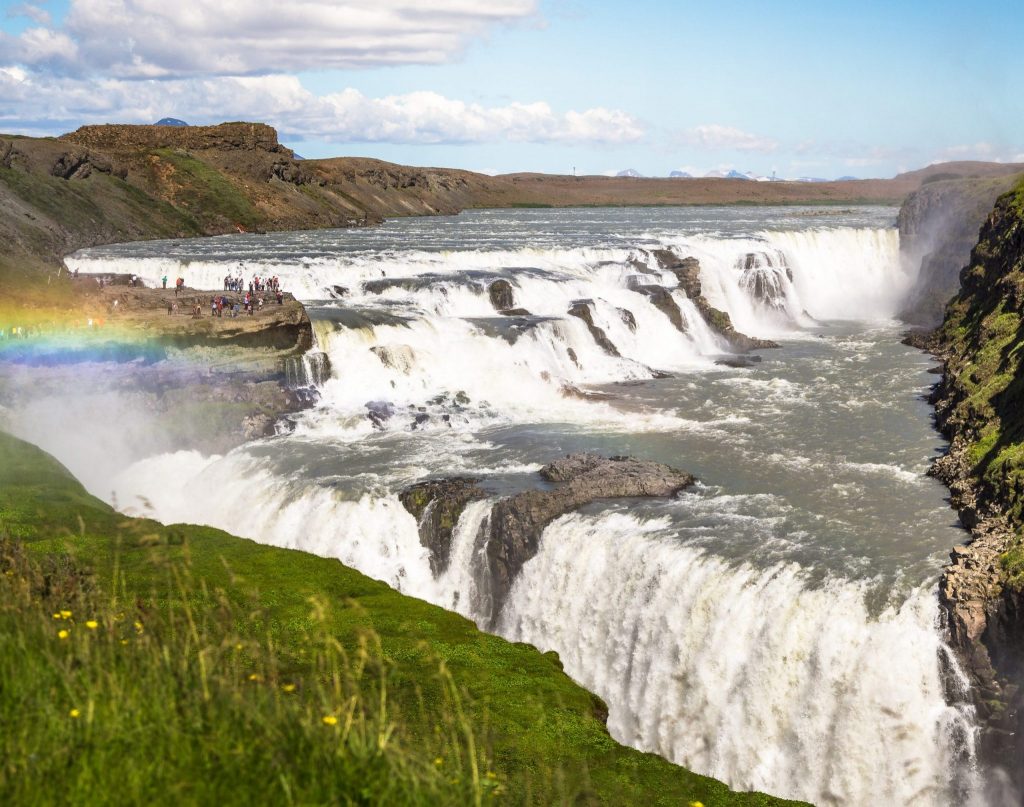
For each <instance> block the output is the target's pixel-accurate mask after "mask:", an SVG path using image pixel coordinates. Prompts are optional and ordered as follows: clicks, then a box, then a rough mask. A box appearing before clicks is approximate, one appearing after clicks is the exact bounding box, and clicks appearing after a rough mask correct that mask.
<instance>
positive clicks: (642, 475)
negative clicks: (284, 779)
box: [400, 454, 695, 624]
mask: <svg viewBox="0 0 1024 807" xmlns="http://www.w3.org/2000/svg"><path fill="white" fill-rule="evenodd" d="M540 477H541V479H542V480H543V481H544V482H546V483H547V485H545V486H544V487H543V488H535V489H532V490H526V491H523V492H522V493H517V494H515V495H513V496H508V497H505V498H501V499H498V500H497V501H496V502H495V503H494V506H493V507H492V508H491V512H490V515H489V517H488V518H487V519H485V520H484V521H483V523H482V524H481V527H480V533H479V535H478V537H477V544H478V546H480V547H482V548H483V549H484V553H483V556H484V557H485V558H486V561H485V562H486V568H484V569H480V570H478V571H479V572H480V573H481V574H482V578H483V579H482V580H481V581H480V582H481V583H482V586H481V588H482V589H483V590H486V591H487V592H488V596H487V601H485V602H483V603H481V605H482V609H481V610H482V612H483V613H484V614H485V615H486V622H487V624H493V622H494V621H495V619H496V618H497V616H498V614H499V613H500V612H501V608H502V606H503V605H504V603H505V600H506V598H507V597H508V593H509V591H510V590H511V588H512V583H513V581H514V580H515V577H516V575H517V574H518V573H519V570H520V569H521V568H522V567H523V564H524V563H526V561H528V560H529V559H530V558H532V557H533V556H534V555H535V554H537V549H538V547H539V546H540V537H541V534H542V533H543V532H544V528H545V527H547V526H548V525H549V524H550V523H551V522H552V521H554V520H555V519H557V518H558V517H559V516H563V515H565V514H566V513H569V512H571V511H573V510H576V509H578V508H580V507H582V506H584V505H586V504H589V503H590V502H593V501H597V500H600V499H616V498H634V497H645V498H646V497H668V496H673V495H675V494H676V493H678V492H679V491H681V490H683V489H684V488H687V487H689V486H690V485H692V484H693V483H694V481H695V479H694V477H693V476H692V475H690V474H688V473H686V472H685V471H680V470H678V469H676V468H672V467H671V466H668V465H664V464H662V463H659V462H651V461H648V460H639V459H635V458H633V457H602V456H599V455H597V454H570V455H568V456H566V457H563V458H562V459H559V460H555V461H554V462H552V463H550V464H548V465H545V466H544V467H543V468H541V470H540ZM488 495H489V494H488V493H487V491H486V490H485V489H484V487H482V486H481V484H480V480H478V479H475V478H469V477H454V478H451V479H440V480H430V481H426V482H419V483H417V484H415V485H412V486H410V487H408V488H406V489H405V490H403V491H402V492H401V494H400V499H401V501H402V503H403V504H404V505H405V507H406V509H407V510H408V511H409V512H410V513H412V514H413V515H414V516H415V517H416V518H417V520H418V521H419V530H420V540H421V541H422V543H423V545H424V546H426V547H427V548H428V549H429V550H430V555H431V566H432V568H433V569H434V572H435V574H438V573H440V572H441V571H443V570H444V569H446V568H447V566H448V559H449V555H450V552H451V542H452V536H453V533H454V530H455V526H456V524H458V520H459V516H460V515H461V514H462V511H463V510H464V509H465V507H466V505H467V504H469V502H471V501H474V500H478V499H481V498H484V497H486V496H488Z"/></svg>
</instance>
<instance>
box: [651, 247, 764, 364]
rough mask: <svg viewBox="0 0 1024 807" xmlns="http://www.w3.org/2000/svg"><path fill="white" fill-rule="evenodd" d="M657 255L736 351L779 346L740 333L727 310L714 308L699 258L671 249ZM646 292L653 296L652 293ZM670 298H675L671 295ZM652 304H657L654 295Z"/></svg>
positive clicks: (698, 309)
mask: <svg viewBox="0 0 1024 807" xmlns="http://www.w3.org/2000/svg"><path fill="white" fill-rule="evenodd" d="M653 255H654V257H655V259H656V260H657V261H658V266H659V267H660V268H661V270H662V271H663V272H671V273H672V274H673V275H675V276H676V279H677V280H678V281H679V288H681V289H682V290H683V292H685V294H686V296H687V297H688V298H689V299H690V301H691V302H692V303H693V304H694V306H696V308H697V311H699V312H700V315H701V317H703V319H704V321H705V322H706V323H707V324H708V327H710V328H711V330H713V331H716V332H717V333H718V334H719V335H720V336H722V337H723V338H724V339H725V340H726V341H727V342H728V343H729V345H730V347H732V348H733V349H734V350H736V351H738V352H740V353H746V352H748V351H751V350H766V349H769V348H776V347H778V346H779V345H778V343H777V342H772V341H771V340H769V339H758V338H757V337H753V336H747V335H746V334H744V333H740V332H739V331H737V330H736V328H735V327H733V324H732V319H731V318H730V317H729V315H728V314H727V313H726V312H725V311H720V310H719V309H717V308H714V307H713V306H712V305H711V304H710V303H709V302H708V301H707V298H706V297H705V296H704V293H703V291H702V289H701V284H700V262H699V261H698V260H697V259H696V258H680V257H679V256H677V255H676V254H675V253H674V252H672V251H671V250H668V249H657V250H655V251H654V253H653ZM648 288H650V287H648V286H645V287H643V288H642V289H641V290H645V289H648ZM645 293H647V294H648V296H651V294H650V292H645ZM669 297H670V298H671V295H669ZM652 302H654V297H653V296H652ZM655 305H658V303H655ZM672 305H673V306H674V307H675V309H676V311H678V310H679V306H678V305H675V301H674V300H673V301H672ZM659 307H660V306H659ZM670 319H672V317H670ZM680 319H681V317H680ZM673 324H674V325H676V322H675V320H673ZM676 327H677V328H679V330H681V331H682V330H684V329H683V328H681V327H680V326H679V325H676ZM684 333H685V331H684Z"/></svg>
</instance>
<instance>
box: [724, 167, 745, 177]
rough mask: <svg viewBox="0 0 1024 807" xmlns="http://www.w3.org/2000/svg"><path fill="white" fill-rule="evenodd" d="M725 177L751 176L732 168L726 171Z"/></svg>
mask: <svg viewBox="0 0 1024 807" xmlns="http://www.w3.org/2000/svg"><path fill="white" fill-rule="evenodd" d="M725 178H726V179H750V178H751V177H750V176H748V175H747V174H741V173H740V172H739V171H737V170H736V169H735V168H734V169H733V170H731V171H729V172H728V173H727V174H726V175H725Z"/></svg>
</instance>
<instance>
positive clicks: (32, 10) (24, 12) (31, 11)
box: [7, 3, 51, 25]
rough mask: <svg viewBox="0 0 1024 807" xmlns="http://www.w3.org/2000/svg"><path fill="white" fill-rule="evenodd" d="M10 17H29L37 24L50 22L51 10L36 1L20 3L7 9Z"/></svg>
mask: <svg viewBox="0 0 1024 807" xmlns="http://www.w3.org/2000/svg"><path fill="white" fill-rule="evenodd" d="M7 16H8V17H28V18H29V19H30V20H32V21H33V22H34V23H36V24H37V25H49V24H50V19H51V17H50V12H49V11H47V10H46V9H45V8H40V7H39V6H37V5H36V4H35V3H18V4H17V5H14V6H11V7H10V8H9V9H7Z"/></svg>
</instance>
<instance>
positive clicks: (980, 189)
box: [898, 163, 1019, 327]
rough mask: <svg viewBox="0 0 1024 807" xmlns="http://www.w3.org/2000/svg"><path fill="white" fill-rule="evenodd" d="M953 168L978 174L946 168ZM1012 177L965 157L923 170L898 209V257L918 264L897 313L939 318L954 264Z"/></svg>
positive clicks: (956, 280)
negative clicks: (934, 169) (920, 179)
mask: <svg viewBox="0 0 1024 807" xmlns="http://www.w3.org/2000/svg"><path fill="white" fill-rule="evenodd" d="M957 168H959V169H960V170H962V171H976V172H978V174H979V175H978V176H971V175H969V174H963V173H957V172H956V171H955V170H952V169H957ZM1016 168H1019V166H1017V167H1016ZM1008 170H1014V167H1008ZM1018 178H1019V176H1018V175H1016V174H1009V175H1002V176H1000V175H995V176H993V175H986V173H985V172H983V171H982V169H981V168H979V167H977V166H976V165H974V164H970V163H968V164H951V165H950V166H949V170H946V171H943V172H939V173H931V174H928V175H925V176H924V179H923V184H922V185H921V187H920V188H919V189H918V190H916V191H914V192H913V193H911V194H910V195H909V196H908V197H907V199H906V200H905V201H904V202H903V205H902V207H901V208H900V212H899V219H898V223H899V229H900V251H901V253H902V255H903V258H904V260H906V261H908V262H909V263H910V264H911V265H913V266H919V267H920V274H919V275H918V279H917V282H916V284H915V286H914V288H913V290H912V291H911V293H910V295H909V297H908V299H907V302H906V304H905V306H904V309H903V311H902V312H901V315H900V316H901V317H902V319H904V320H906V321H908V322H911V323H913V324H916V325H923V326H926V327H935V326H937V325H938V324H939V323H940V322H941V321H942V315H943V310H944V309H945V306H946V303H947V302H948V301H949V300H950V299H952V297H953V296H954V295H955V294H956V293H957V291H958V290H959V288H960V277H959V276H960V269H961V267H963V266H964V264H966V263H967V260H968V258H969V257H970V254H971V249H972V247H973V246H974V244H975V242H976V241H977V240H978V230H979V229H980V228H981V225H982V223H983V222H984V221H985V219H986V218H987V217H988V214H989V213H990V212H991V210H992V206H993V204H994V203H995V200H996V199H997V198H998V197H999V196H1000V195H1001V194H1003V193H1005V192H1006V191H1008V190H1010V188H1012V187H1013V186H1014V184H1015V183H1016V181H1017V180H1018Z"/></svg>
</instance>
